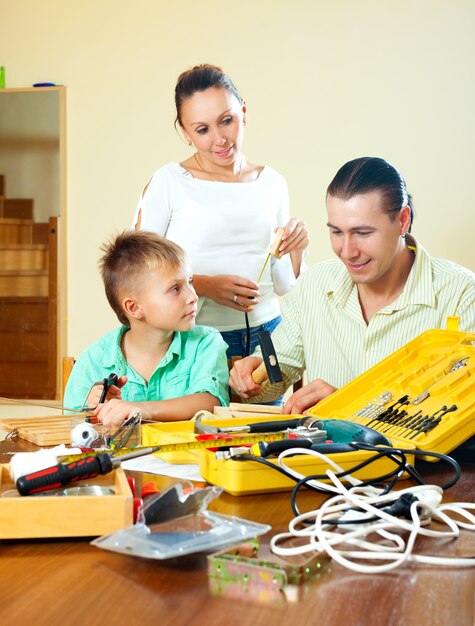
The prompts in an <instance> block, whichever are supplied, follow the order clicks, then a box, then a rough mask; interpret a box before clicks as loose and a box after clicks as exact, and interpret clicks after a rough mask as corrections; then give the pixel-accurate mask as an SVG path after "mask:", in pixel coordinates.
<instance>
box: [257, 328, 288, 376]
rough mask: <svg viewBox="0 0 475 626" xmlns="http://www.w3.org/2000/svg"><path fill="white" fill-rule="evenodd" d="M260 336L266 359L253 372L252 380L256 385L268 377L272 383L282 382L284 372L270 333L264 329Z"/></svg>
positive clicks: (263, 354)
mask: <svg viewBox="0 0 475 626" xmlns="http://www.w3.org/2000/svg"><path fill="white" fill-rule="evenodd" d="M258 337H259V344H260V346H261V350H262V356H263V358H264V361H263V363H261V364H260V365H259V367H258V368H257V369H255V370H254V371H253V372H252V380H253V381H254V382H255V383H256V385H260V384H261V383H262V382H263V381H264V380H266V378H268V379H269V381H270V383H271V385H274V384H275V383H280V382H282V372H281V371H280V366H279V361H278V360H277V355H276V353H275V350H274V344H273V343H272V339H271V337H270V333H269V332H268V331H267V330H262V331H260V332H259V333H258Z"/></svg>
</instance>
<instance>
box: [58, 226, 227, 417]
mask: <svg viewBox="0 0 475 626" xmlns="http://www.w3.org/2000/svg"><path fill="white" fill-rule="evenodd" d="M102 251H103V252H104V255H103V257H102V258H101V260H100V263H99V267H100V270H101V275H102V279H103V281H104V287H105V292H106V296H107V299H108V301H109V304H110V305H111V307H112V309H113V310H114V311H115V313H116V315H117V317H118V318H119V321H120V322H121V323H122V326H121V327H120V328H118V329H116V330H114V331H112V332H110V333H108V334H107V335H105V336H103V337H102V338H101V339H99V340H98V341H97V342H95V343H94V344H92V345H91V346H90V347H89V348H87V349H86V351H85V352H84V353H83V354H81V356H80V357H79V358H78V360H77V362H76V363H75V365H74V367H73V370H72V372H71V376H70V378H69V380H68V384H67V387H66V392H65V397H64V405H65V406H66V407H68V408H74V409H80V408H81V406H82V405H83V403H84V400H85V399H86V405H88V406H95V405H96V404H97V402H98V399H99V396H100V392H101V390H102V387H99V386H98V381H101V380H103V379H104V378H107V377H108V376H109V375H110V374H111V373H113V372H114V373H116V374H117V376H118V377H119V379H118V386H117V387H114V386H112V387H110V388H109V392H108V395H107V401H106V402H105V403H104V404H100V405H98V406H97V407H96V409H95V411H94V414H95V415H96V416H97V417H98V419H99V421H101V422H102V423H103V424H104V425H106V426H110V427H112V428H116V427H119V426H120V425H122V423H123V422H124V420H125V419H127V418H128V417H130V416H132V415H133V414H134V413H137V412H140V413H141V414H142V417H143V419H145V420H158V421H171V420H185V419H189V418H191V417H193V415H194V414H195V413H196V412H197V411H199V410H201V409H205V410H208V411H213V408H214V406H216V405H219V404H222V405H225V404H227V403H228V399H229V398H228V386H227V381H228V366H227V360H226V347H227V346H226V344H225V342H224V340H223V339H222V338H221V335H220V333H219V332H218V331H216V330H214V329H212V328H208V327H206V326H195V317H196V303H197V300H198V298H197V296H196V293H195V290H194V289H193V285H192V275H191V269H190V266H189V261H188V259H187V257H186V254H185V252H184V250H183V249H182V248H180V246H178V245H177V244H175V243H173V242H171V241H169V240H167V239H164V238H163V237H160V236H159V235H155V234H153V233H150V232H147V231H135V232H134V231H127V232H124V233H122V234H120V235H118V236H117V237H116V238H115V239H114V241H112V242H111V243H108V244H105V245H104V246H103V247H102Z"/></svg>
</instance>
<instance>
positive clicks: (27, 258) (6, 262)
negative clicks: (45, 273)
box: [0, 243, 48, 270]
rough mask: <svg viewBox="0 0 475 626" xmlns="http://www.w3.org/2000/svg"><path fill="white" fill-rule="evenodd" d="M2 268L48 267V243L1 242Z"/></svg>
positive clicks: (0, 261) (0, 262) (28, 268)
mask: <svg viewBox="0 0 475 626" xmlns="http://www.w3.org/2000/svg"><path fill="white" fill-rule="evenodd" d="M0 268H1V269H3V270H15V269H18V270H46V269H48V246H47V245H46V244H28V243H0Z"/></svg>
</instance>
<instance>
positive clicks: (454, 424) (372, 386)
mask: <svg viewBox="0 0 475 626" xmlns="http://www.w3.org/2000/svg"><path fill="white" fill-rule="evenodd" d="M406 396H407V398H405V397H406ZM404 398H405V400H404V401H403V402H399V403H398V401H400V400H402V399H404ZM394 405H396V406H394ZM392 406H394V408H393V410H392V412H390V411H389V410H388V409H390V407H392ZM308 414H309V415H311V416H312V417H318V418H321V419H325V418H329V417H331V418H333V419H345V420H350V421H354V422H358V423H361V424H363V425H365V426H370V427H371V428H373V429H375V430H378V431H379V432H381V433H383V434H384V435H385V436H387V437H388V438H389V439H393V438H395V439H397V440H398V443H399V445H400V442H401V441H402V442H403V443H407V444H412V445H415V446H416V448H418V449H419V450H428V451H429V450H430V451H433V452H439V453H442V454H445V453H447V452H450V451H451V450H453V449H454V448H456V447H457V446H459V445H460V444H462V443H463V442H464V441H466V440H467V439H469V438H470V437H471V436H472V435H474V434H475V419H474V418H475V334H474V333H465V332H459V331H457V330H429V331H426V332H424V333H422V334H421V335H419V336H418V337H416V338H415V339H413V340H412V341H410V342H409V343H407V344H405V345H404V346H403V347H402V348H400V349H399V350H397V351H396V352H393V353H392V354H391V355H389V356H388V357H386V358H385V359H383V360H382V361H380V362H379V363H377V364H376V365H375V366H373V367H372V368H371V369H369V370H367V371H366V372H364V373H363V374H361V375H360V376H358V377H357V378H355V379H354V380H352V381H351V382H350V383H348V384H347V385H345V386H344V387H342V388H341V389H339V390H338V391H336V392H335V393H333V394H332V395H331V396H329V397H328V398H326V399H325V400H322V401H321V402H319V403H318V404H317V405H315V406H314V407H312V408H311V409H309V411H308ZM422 458H425V459H426V460H429V461H434V460H435V459H434V458H433V457H422Z"/></svg>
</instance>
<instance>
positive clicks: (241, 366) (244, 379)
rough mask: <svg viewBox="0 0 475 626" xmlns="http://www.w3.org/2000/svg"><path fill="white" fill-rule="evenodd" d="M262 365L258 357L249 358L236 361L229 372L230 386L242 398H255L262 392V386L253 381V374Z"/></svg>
mask: <svg viewBox="0 0 475 626" xmlns="http://www.w3.org/2000/svg"><path fill="white" fill-rule="evenodd" d="M261 363H262V359H261V358H260V357H257V356H247V357H246V358H244V359H239V360H238V361H235V363H234V366H233V368H232V370H231V371H230V372H229V386H230V387H231V388H232V389H234V391H235V392H236V393H237V394H238V395H240V396H241V397H242V398H253V397H254V396H257V395H259V394H260V393H261V391H262V385H256V383H255V382H254V381H253V380H252V375H251V374H252V372H253V371H254V370H256V369H257V368H258V367H259V365H260V364H261Z"/></svg>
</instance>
